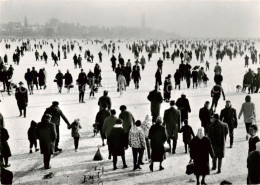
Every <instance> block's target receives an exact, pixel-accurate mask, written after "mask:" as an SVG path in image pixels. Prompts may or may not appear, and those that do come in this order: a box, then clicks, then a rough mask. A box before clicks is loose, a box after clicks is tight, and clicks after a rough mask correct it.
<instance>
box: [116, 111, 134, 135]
mask: <svg viewBox="0 0 260 185" xmlns="http://www.w3.org/2000/svg"><path fill="white" fill-rule="evenodd" d="M119 118H120V119H122V120H123V129H124V132H125V133H129V131H130V129H131V127H132V126H133V124H134V123H135V119H134V117H133V115H132V113H131V112H129V111H123V112H121V113H120V114H119Z"/></svg>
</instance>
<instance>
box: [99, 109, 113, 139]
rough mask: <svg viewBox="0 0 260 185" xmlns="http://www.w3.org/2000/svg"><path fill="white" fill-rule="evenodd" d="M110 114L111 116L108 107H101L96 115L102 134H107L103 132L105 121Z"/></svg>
mask: <svg viewBox="0 0 260 185" xmlns="http://www.w3.org/2000/svg"><path fill="white" fill-rule="evenodd" d="M108 116H110V113H109V112H108V111H107V110H106V109H101V110H100V111H99V112H98V113H97V115H96V123H97V124H98V129H99V130H100V133H101V135H102V136H105V135H103V133H102V128H103V124H104V121H105V119H106V118H107V117H108Z"/></svg>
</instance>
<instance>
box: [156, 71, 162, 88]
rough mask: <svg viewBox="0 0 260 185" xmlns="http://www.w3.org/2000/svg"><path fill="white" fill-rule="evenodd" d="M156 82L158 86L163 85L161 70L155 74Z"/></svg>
mask: <svg viewBox="0 0 260 185" xmlns="http://www.w3.org/2000/svg"><path fill="white" fill-rule="evenodd" d="M155 80H156V83H158V85H162V73H161V72H160V71H159V70H157V71H156V73H155Z"/></svg>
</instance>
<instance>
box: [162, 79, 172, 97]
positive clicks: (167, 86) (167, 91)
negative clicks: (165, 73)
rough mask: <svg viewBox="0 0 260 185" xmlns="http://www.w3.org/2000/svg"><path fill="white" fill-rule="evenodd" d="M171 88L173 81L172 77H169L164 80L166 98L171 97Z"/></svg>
mask: <svg viewBox="0 0 260 185" xmlns="http://www.w3.org/2000/svg"><path fill="white" fill-rule="evenodd" d="M171 90H172V82H171V79H169V78H167V79H165V81H164V86H163V92H164V93H163V96H164V98H165V99H170V98H171Z"/></svg>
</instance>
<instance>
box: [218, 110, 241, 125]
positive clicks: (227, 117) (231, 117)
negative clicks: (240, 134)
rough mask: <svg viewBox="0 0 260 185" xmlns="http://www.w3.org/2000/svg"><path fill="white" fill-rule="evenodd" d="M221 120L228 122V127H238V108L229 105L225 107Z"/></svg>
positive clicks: (221, 113)
mask: <svg viewBox="0 0 260 185" xmlns="http://www.w3.org/2000/svg"><path fill="white" fill-rule="evenodd" d="M220 121H223V122H224V123H227V124H228V127H229V128H231V129H233V128H237V113H236V109H234V108H232V107H229V108H227V107H226V108H224V109H222V110H221V112H220Z"/></svg>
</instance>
